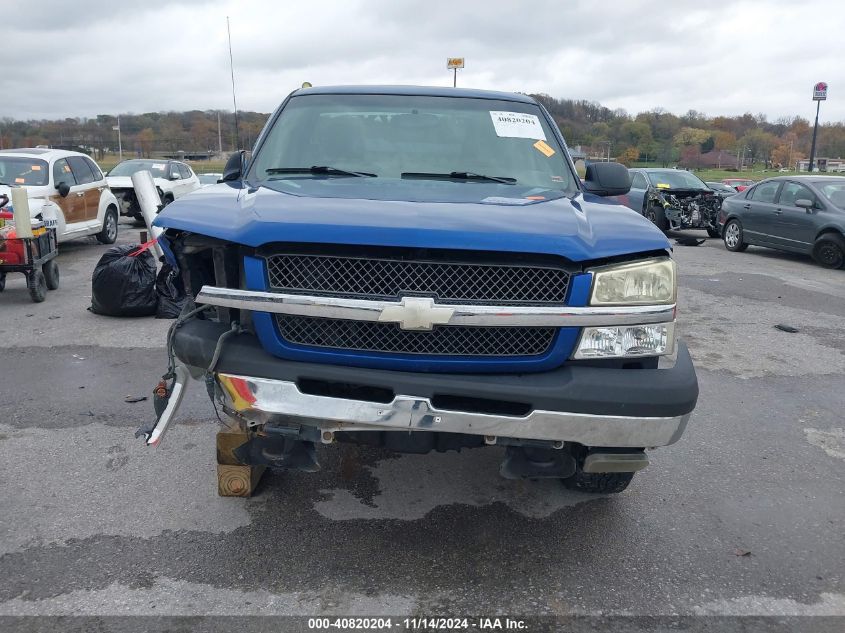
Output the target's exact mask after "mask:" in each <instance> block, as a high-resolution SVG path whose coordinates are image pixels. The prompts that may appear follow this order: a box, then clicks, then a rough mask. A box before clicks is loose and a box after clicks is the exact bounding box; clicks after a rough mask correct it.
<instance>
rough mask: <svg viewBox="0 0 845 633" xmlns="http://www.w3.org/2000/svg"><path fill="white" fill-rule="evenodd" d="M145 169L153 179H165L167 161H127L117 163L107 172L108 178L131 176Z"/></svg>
mask: <svg viewBox="0 0 845 633" xmlns="http://www.w3.org/2000/svg"><path fill="white" fill-rule="evenodd" d="M144 169H146V170H147V171H149V172H151V173H152V175H153V178H167V161H155V160H127V161H124V162H122V163H119V164H118V165H117V167H115V168H114V169H112V170H111V171H110V172H109V176H131V175H132V174H134V173H135V172H138V171H143V170H144Z"/></svg>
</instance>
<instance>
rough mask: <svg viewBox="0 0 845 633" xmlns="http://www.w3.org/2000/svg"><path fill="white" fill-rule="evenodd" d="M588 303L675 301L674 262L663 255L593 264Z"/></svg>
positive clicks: (660, 302) (655, 303)
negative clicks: (628, 262)
mask: <svg viewBox="0 0 845 633" xmlns="http://www.w3.org/2000/svg"><path fill="white" fill-rule="evenodd" d="M592 273H593V291H592V295H591V297H590V305H594V306H596V305H599V306H613V305H629V306H630V305H660V304H672V303H675V298H676V295H677V288H678V286H677V280H676V278H675V262H674V261H672V260H671V259H669V258H668V257H665V258H658V259H647V260H644V261H641V262H634V263H630V264H616V265H611V266H603V267H601V268H594V269H593V270H592Z"/></svg>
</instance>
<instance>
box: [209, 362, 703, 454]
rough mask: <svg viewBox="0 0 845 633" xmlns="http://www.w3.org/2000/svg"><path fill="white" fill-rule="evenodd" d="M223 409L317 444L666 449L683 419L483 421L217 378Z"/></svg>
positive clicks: (430, 408)
mask: <svg viewBox="0 0 845 633" xmlns="http://www.w3.org/2000/svg"><path fill="white" fill-rule="evenodd" d="M217 380H218V382H219V383H220V385H221V386H222V388H223V392H224V393H225V398H226V408H227V409H228V410H230V411H234V412H236V413H237V414H238V415H240V416H242V417H243V418H244V419H246V420H247V421H249V422H253V423H255V424H269V425H273V426H274V425H288V426H289V425H290V424H292V423H294V424H304V425H306V426H313V427H316V428H318V429H319V430H320V436H321V438H322V439H323V440H324V441H326V440H330V438H331V437H332V435H331V434H333V433H336V432H343V431H347V432H348V431H436V432H440V433H463V434H466V435H478V436H483V437H484V438H485V442H486V443H488V444H495V443H496V441H497V439H498V438H508V439H523V440H526V439H530V440H547V441H552V442H576V443H578V444H583V445H586V446H613V447H645V446H665V445H668V444H672V443H674V442H675V441H677V440H678V439H679V438H680V436H681V433H682V432H683V430H684V428H685V426H686V423H687V420H688V419H689V416H690V414H689V413H687V414H683V415H676V416H668V417H636V416H623V415H597V414H589V413H571V412H566V411H544V410H534V411H531V412H530V413H528V414H527V415H524V416H509V415H502V414H497V415H489V414H484V413H470V412H467V411H457V410H450V409H439V408H437V407H435V406H434V405H433V404H432V403H431V401H430V400H429V399H428V398H422V397H418V396H410V395H397V396H395V397H394V399H393V400H392V401H391V402H388V403H378V402H368V401H364V400H349V399H345V398H343V399H342V398H333V397H327V396H319V395H313V394H307V393H302V392H301V391H300V390H299V388H298V387H297V385H296V383H294V382H289V381H284V380H269V379H266V378H251V377H246V376H234V375H230V374H223V373H220V374H217Z"/></svg>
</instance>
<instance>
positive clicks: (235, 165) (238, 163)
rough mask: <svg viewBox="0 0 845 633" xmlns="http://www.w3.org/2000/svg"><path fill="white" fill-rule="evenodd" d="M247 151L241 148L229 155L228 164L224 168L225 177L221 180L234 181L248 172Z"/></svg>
mask: <svg viewBox="0 0 845 633" xmlns="http://www.w3.org/2000/svg"><path fill="white" fill-rule="evenodd" d="M245 154H246V152H245V151H244V150H239V151H237V152H235V153H234V154H232V155H231V156H230V157H229V160H227V161H226V166H225V167H224V168H223V177H222V178H221V179H220V182H232V181H233V180H240V179H241V178H243V176H244V174H245V173H246V158H245Z"/></svg>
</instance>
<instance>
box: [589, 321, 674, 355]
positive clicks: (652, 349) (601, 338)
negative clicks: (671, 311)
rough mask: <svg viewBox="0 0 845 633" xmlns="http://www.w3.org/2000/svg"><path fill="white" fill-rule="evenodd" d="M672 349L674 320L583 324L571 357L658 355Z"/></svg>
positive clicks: (669, 352) (670, 351)
mask: <svg viewBox="0 0 845 633" xmlns="http://www.w3.org/2000/svg"><path fill="white" fill-rule="evenodd" d="M674 351H675V324H674V323H653V324H650V325H623V326H615V327H586V328H584V331H583V332H582V333H581V340H580V341H578V347H577V348H575V353H574V354H573V355H572V358H575V359H581V358H632V357H640V356H662V355H664V354H671V353H672V352H674Z"/></svg>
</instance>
